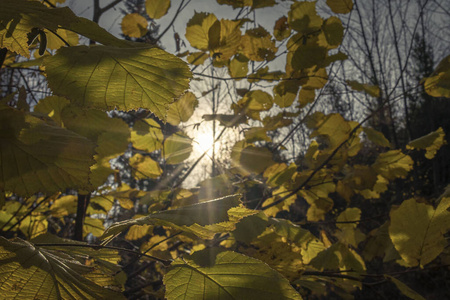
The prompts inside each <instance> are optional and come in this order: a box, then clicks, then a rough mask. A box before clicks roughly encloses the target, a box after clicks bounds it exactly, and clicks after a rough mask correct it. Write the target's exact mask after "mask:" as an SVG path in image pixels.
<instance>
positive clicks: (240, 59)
mask: <svg viewBox="0 0 450 300" xmlns="http://www.w3.org/2000/svg"><path fill="white" fill-rule="evenodd" d="M228 73H229V74H230V76H231V77H234V78H236V79H235V80H236V81H239V80H241V79H242V78H241V77H245V76H247V73H248V58H247V57H245V56H244V55H242V54H238V55H235V56H234V57H233V59H232V60H231V61H230V63H229V64H228Z"/></svg>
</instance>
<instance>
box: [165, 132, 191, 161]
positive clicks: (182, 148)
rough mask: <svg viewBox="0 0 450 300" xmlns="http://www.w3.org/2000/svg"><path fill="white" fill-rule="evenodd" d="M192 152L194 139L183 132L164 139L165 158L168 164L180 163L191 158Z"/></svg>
mask: <svg viewBox="0 0 450 300" xmlns="http://www.w3.org/2000/svg"><path fill="white" fill-rule="evenodd" d="M191 152H192V139H191V138H189V137H188V136H187V135H186V134H185V133H183V132H177V133H174V134H172V135H171V136H170V137H168V138H167V139H166V140H165V141H164V148H163V153H164V159H165V160H166V164H169V165H176V164H180V163H182V162H183V161H185V160H186V159H188V158H189V156H190V155H191Z"/></svg>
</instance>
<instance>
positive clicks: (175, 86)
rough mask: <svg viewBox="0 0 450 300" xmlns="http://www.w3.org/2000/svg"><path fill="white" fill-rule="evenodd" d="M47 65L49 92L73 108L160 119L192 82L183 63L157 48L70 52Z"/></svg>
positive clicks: (65, 50) (79, 48)
mask: <svg viewBox="0 0 450 300" xmlns="http://www.w3.org/2000/svg"><path fill="white" fill-rule="evenodd" d="M44 65H45V70H46V72H47V75H48V83H49V86H50V88H51V89H52V90H53V92H54V93H55V94H57V95H60V96H66V97H67V98H69V99H70V100H72V103H73V104H76V105H80V106H83V107H88V108H98V109H103V110H108V109H114V108H118V109H121V110H132V109H137V108H144V109H149V110H151V112H152V113H153V114H154V115H155V116H156V117H158V118H159V119H161V120H165V118H166V113H167V109H168V108H169V107H168V106H169V104H170V103H172V102H173V101H174V98H176V97H178V96H179V95H180V94H181V93H182V92H184V90H186V89H187V88H188V84H189V79H190V77H191V71H190V70H189V68H188V66H187V64H186V63H185V62H183V61H182V60H181V59H180V58H178V57H176V56H175V55H172V54H170V53H168V52H166V51H164V50H161V49H158V48H156V47H153V48H118V47H109V46H96V47H87V46H76V47H66V48H60V49H59V50H58V52H57V54H56V55H54V56H48V57H46V58H45V59H44ZM93 78H95V80H93Z"/></svg>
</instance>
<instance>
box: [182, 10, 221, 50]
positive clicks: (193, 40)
mask: <svg viewBox="0 0 450 300" xmlns="http://www.w3.org/2000/svg"><path fill="white" fill-rule="evenodd" d="M216 21H217V18H216V16H215V15H214V14H207V13H198V12H195V14H194V16H193V17H192V18H191V19H190V20H189V22H188V23H187V24H186V39H187V40H188V41H189V43H190V44H191V46H192V47H194V48H197V49H199V50H203V51H206V50H208V48H209V34H208V33H209V29H210V28H211V26H212V25H213V24H214V23H215V22H216Z"/></svg>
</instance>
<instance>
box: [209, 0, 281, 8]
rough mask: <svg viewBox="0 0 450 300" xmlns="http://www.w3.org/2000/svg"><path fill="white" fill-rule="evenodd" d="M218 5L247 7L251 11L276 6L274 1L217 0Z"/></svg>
mask: <svg viewBox="0 0 450 300" xmlns="http://www.w3.org/2000/svg"><path fill="white" fill-rule="evenodd" d="M217 3H219V4H228V5H231V6H233V8H238V7H246V6H249V7H251V8H252V9H255V8H263V7H270V6H274V5H275V4H276V2H275V0H217Z"/></svg>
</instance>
